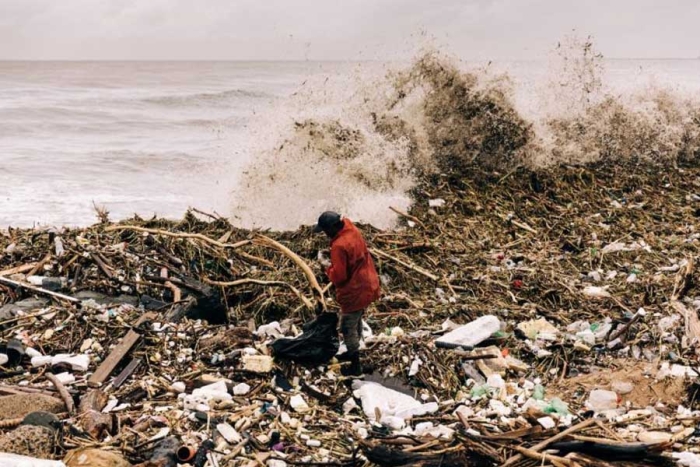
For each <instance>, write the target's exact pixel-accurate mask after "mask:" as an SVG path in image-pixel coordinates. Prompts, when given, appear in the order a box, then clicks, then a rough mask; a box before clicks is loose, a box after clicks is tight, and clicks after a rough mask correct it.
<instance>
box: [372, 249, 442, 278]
mask: <svg viewBox="0 0 700 467" xmlns="http://www.w3.org/2000/svg"><path fill="white" fill-rule="evenodd" d="M369 251H370V253H372V254H373V255H376V256H380V257H382V258H385V259H389V260H391V261H393V262H395V263H397V264H400V265H401V266H403V267H405V268H408V269H410V270H411V271H415V272H417V273H419V274H422V275H424V276H425V277H427V278H428V279H432V280H433V281H435V282H437V281H438V280H439V279H440V278H439V277H438V276H436V275H435V274H431V273H429V272H428V271H426V270H425V269H423V268H421V267H419V266H416V265H415V264H411V263H408V262H406V261H402V260H400V259H398V258H395V257H393V256H391V255H388V254H387V253H384V252H383V251H381V250H377V249H376V248H371V249H370V250H369Z"/></svg>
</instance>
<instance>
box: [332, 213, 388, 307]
mask: <svg viewBox="0 0 700 467" xmlns="http://www.w3.org/2000/svg"><path fill="white" fill-rule="evenodd" d="M343 224H344V227H343V229H342V230H341V231H340V232H338V234H337V235H336V236H335V237H333V239H332V240H331V266H330V267H329V268H328V270H327V271H326V274H328V278H329V279H330V280H331V282H333V285H334V286H335V292H336V300H337V301H338V304H339V305H340V309H341V311H342V312H343V313H353V312H355V311H360V310H364V309H365V308H367V307H368V306H369V305H370V303H372V302H374V301H376V300H377V299H379V276H378V275H377V270H376V269H375V267H374V261H372V256H370V254H369V250H368V249H367V244H366V243H365V241H364V239H363V238H362V234H361V233H360V231H359V230H358V229H357V227H355V226H354V225H353V223H352V222H350V219H343Z"/></svg>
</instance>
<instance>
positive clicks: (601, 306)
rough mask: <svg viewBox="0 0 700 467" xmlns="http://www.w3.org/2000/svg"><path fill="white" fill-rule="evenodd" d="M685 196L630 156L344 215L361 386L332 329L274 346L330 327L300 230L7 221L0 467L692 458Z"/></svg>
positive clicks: (692, 345)
mask: <svg viewBox="0 0 700 467" xmlns="http://www.w3.org/2000/svg"><path fill="white" fill-rule="evenodd" d="M699 190H700V169H698V168H693V167H689V168H682V169H678V168H676V169H671V168H669V169H667V170H664V171H659V170H657V169H655V168H653V167H650V166H649V167H647V166H644V165H640V166H635V167H629V166H625V165H600V166H597V167H587V168H586V167H559V168H553V169H549V170H547V171H539V172H529V171H526V170H525V169H518V170H514V171H512V172H509V173H494V172H483V171H477V170H476V169H474V173H472V174H462V176H460V177H450V176H438V177H435V178H434V179H431V180H429V181H426V182H425V183H424V184H423V185H421V186H420V187H419V188H418V189H417V190H416V192H415V194H414V196H415V205H414V206H413V208H412V209H411V211H410V212H400V211H397V212H398V213H399V215H400V216H401V218H402V222H401V225H400V227H399V228H397V229H395V230H393V231H380V230H378V229H375V228H373V227H371V226H361V228H362V230H363V232H364V235H365V237H366V239H367V241H368V243H369V246H370V250H371V252H372V254H373V256H374V259H375V262H376V264H377V267H378V270H379V273H380V277H381V280H382V285H383V296H382V298H381V300H380V301H379V302H378V303H377V304H376V305H375V306H373V308H372V309H371V310H369V312H368V313H367V314H366V316H365V322H364V333H363V344H362V346H363V347H362V348H363V364H364V373H365V375H364V376H363V377H361V378H357V377H351V376H346V375H345V373H346V372H345V369H346V366H347V364H346V363H341V362H338V361H337V360H335V359H333V358H332V357H333V355H332V354H333V353H334V352H336V351H338V352H342V351H343V345H342V343H341V344H340V345H339V346H338V343H337V342H331V343H330V345H327V346H323V348H322V349H321V348H316V347H315V346H314V345H307V346H306V347H308V348H309V349H310V350H313V351H314V352H313V358H312V360H310V361H304V358H303V357H304V356H308V354H304V353H303V352H302V353H300V351H301V350H304V347H303V346H298V345H297V346H294V349H295V352H296V353H295V354H294V355H292V356H290V355H285V354H284V352H283V351H282V352H281V353H279V354H275V353H274V351H273V349H274V348H275V347H278V348H288V347H289V346H290V342H292V341H291V339H299V338H300V336H302V337H303V336H304V334H303V333H304V332H306V333H307V336H306V337H309V334H310V333H312V332H313V329H314V328H312V327H310V326H317V325H320V324H319V323H326V324H327V323H329V322H331V323H334V322H335V321H332V320H328V319H326V318H324V317H325V316H328V315H327V314H326V313H333V312H335V311H337V307H336V305H335V303H334V301H333V300H332V297H333V293H332V289H331V288H330V286H329V285H328V283H327V280H326V279H325V277H324V274H323V272H322V271H321V268H320V266H319V265H318V264H316V262H315V261H314V259H315V258H316V257H317V254H318V251H319V250H322V249H324V248H327V240H326V239H324V238H321V237H318V236H314V235H313V234H312V233H311V229H310V228H301V229H299V230H298V231H296V232H285V233H274V232H259V231H247V230H242V229H237V228H234V227H232V226H231V224H230V223H229V222H228V221H227V220H225V219H222V218H220V217H218V216H216V215H211V214H206V213H202V212H198V211H194V210H193V211H191V212H189V213H188V214H187V215H186V216H185V218H184V219H183V220H182V221H180V222H172V221H166V220H162V219H157V218H154V219H147V220H146V219H140V218H134V219H130V220H128V221H123V222H121V223H116V224H115V223H109V222H106V221H105V222H102V223H100V224H97V225H95V226H92V227H89V228H80V229H68V228H63V229H31V230H27V229H8V230H7V231H6V232H3V233H2V234H1V235H0V252H1V254H2V256H1V257H0V461H1V462H0V463H1V464H2V465H9V466H12V465H32V466H71V467H72V466H86V465H104V466H137V465H139V466H144V467H145V466H175V465H178V464H179V465H193V466H200V467H203V466H205V465H209V466H251V467H252V466H261V465H264V466H270V467H283V466H293V465H314V466H323V465H327V466H361V465H382V466H384V465H386V466H400V465H421V466H431V465H434V466H450V465H454V466H458V465H460V466H461V465H473V466H492V465H505V466H516V465H517V466H528V465H531V466H534V465H553V466H557V467H558V466H607V465H616V466H617V465H676V464H677V465H687V466H695V465H700V444H698V441H700V432H698V431H697V423H698V420H700V406H699V405H698V402H697V399H698V398H697V396H698V394H700V391H699V390H700V383H699V382H698V381H699V380H698V371H700V366H699V365H697V349H698V344H699V339H700V320H699V319H698V316H697V313H698V310H700V292H699V291H698V288H697V274H698V273H697V271H696V267H695V266H696V264H697V261H698V247H699V246H700V231H698V230H697V218H698V216H700V196H698V195H697V194H696V193H698V191H699ZM318 314H320V316H321V317H322V318H319V320H318V321H317V322H314V323H313V324H311V325H310V324H309V323H311V322H313V321H314V320H315V319H316V317H317V315H318ZM305 326H306V327H305ZM326 330H327V329H326ZM324 332H326V331H324ZM279 339H289V340H286V341H279ZM275 342H284V343H285V345H284V346H280V345H279V344H278V345H277V346H275V345H274V343H275ZM302 342H303V341H302ZM309 342H310V341H309Z"/></svg>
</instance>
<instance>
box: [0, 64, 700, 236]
mask: <svg viewBox="0 0 700 467" xmlns="http://www.w3.org/2000/svg"><path fill="white" fill-rule="evenodd" d="M601 63H602V66H603V67H604V73H603V77H602V80H603V81H604V84H605V89H606V91H605V92H606V93H607V95H613V96H616V97H620V96H632V95H645V94H647V95H648V94H650V93H652V92H654V93H656V92H658V91H659V90H660V89H662V90H664V92H669V93H672V94H673V95H676V96H682V97H683V98H688V99H692V100H695V99H697V97H698V95H699V93H700V80H698V79H697V76H700V74H699V73H700V61H699V60H656V61H654V60H605V61H602V62H601ZM408 66H410V64H394V63H392V64H381V63H376V62H375V63H364V64H363V63H337V62H259V63H257V62H0V200H1V201H0V202H1V203H2V204H1V206H2V208H1V209H0V226H2V227H7V226H15V227H19V226H21V227H30V226H47V225H57V226H60V225H68V226H80V225H89V224H91V223H94V222H95V221H96V219H97V218H96V216H95V210H94V205H97V206H100V207H104V208H106V209H107V211H109V212H110V217H111V218H112V219H113V220H114V219H123V218H127V217H130V216H132V215H134V214H138V215H140V216H142V217H150V216H153V215H158V216H162V217H167V218H173V219H178V218H181V216H182V215H183V213H184V212H185V211H186V209H187V208H188V207H196V208H198V209H200V210H202V211H205V212H210V213H217V214H219V215H222V216H226V217H229V218H231V219H232V220H233V221H234V223H238V224H240V225H243V226H246V227H249V226H254V227H263V228H265V227H272V228H293V227H295V226H296V225H298V224H299V223H312V222H313V220H314V213H315V212H318V210H320V209H324V208H337V209H344V210H345V211H347V212H349V213H351V214H352V215H353V216H354V217H356V218H360V220H366V221H370V222H373V223H377V224H382V223H383V222H382V220H383V219H385V218H386V219H391V216H390V215H389V212H388V209H387V208H388V206H389V205H391V206H399V207H403V208H406V207H407V204H408V203H410V201H409V200H408V198H407V197H406V196H405V194H406V192H407V190H408V189H409V188H410V186H409V185H410V183H409V184H402V183H401V181H395V180H392V181H391V182H390V183H389V182H387V179H382V180H381V183H380V181H376V182H375V181H373V179H372V175H373V173H374V172H376V170H375V169H374V168H372V169H371V170H369V171H367V173H360V175H358V172H357V171H358V170H359V169H358V167H357V166H358V165H363V164H364V165H365V166H370V165H371V164H373V163H374V162H372V161H375V160H376V159H377V158H383V157H385V154H387V153H389V152H391V151H394V150H395V149H394V148H393V146H392V147H389V146H388V143H387V142H386V141H379V138H378V137H377V136H376V135H374V134H368V133H369V131H365V130H363V129H362V128H361V127H362V124H360V123H358V121H359V117H357V116H356V115H355V116H354V117H353V116H352V115H351V114H353V112H354V113H355V114H357V109H358V108H362V107H363V106H366V107H367V108H368V110H373V112H374V111H375V110H376V109H375V108H374V107H376V105H374V104H373V103H372V102H371V100H372V99H374V97H372V98H368V96H369V95H370V94H371V93H370V91H369V90H371V91H372V93H377V92H379V88H381V86H377V85H376V83H378V82H380V81H381V80H388V79H389V78H383V76H385V75H386V74H387V73H388V72H391V70H393V69H397V68H398V69H400V68H401V67H408ZM468 66H472V67H473V68H474V69H478V70H480V72H483V71H484V70H487V71H488V73H489V75H491V76H497V75H499V74H500V73H507V75H508V81H509V83H508V87H509V89H510V91H511V95H510V99H511V100H512V102H513V105H514V106H515V108H516V109H517V110H518V112H520V114H521V115H522V116H523V117H524V118H525V119H529V120H532V121H535V120H537V119H539V118H543V117H542V115H543V113H544V112H545V109H547V112H550V111H551V104H552V100H554V101H557V99H552V95H548V94H549V92H550V89H551V88H550V85H549V84H548V83H550V82H551V79H552V69H551V63H550V62H549V61H546V60H544V61H531V62H501V63H498V62H496V63H491V64H484V63H477V64H468ZM575 72H576V73H579V74H580V72H581V71H580V70H578V71H575ZM554 79H557V76H554ZM363 87H364V89H363V90H362V91H361V92H360V91H358V89H362V88H363ZM368 89H369V90H368ZM652 90H653V91H652ZM381 92H383V93H384V94H386V91H384V90H382V91H381ZM372 95H374V94H372ZM375 97H376V96H375ZM360 98H361V99H360ZM351 101H352V102H351ZM358 102H359V103H358ZM556 104H558V105H561V104H562V103H561V101H558V102H556ZM565 107H566V108H564V109H561V108H560V109H559V110H558V112H559V113H562V112H567V111H569V108H568V106H565ZM369 113H370V112H368V114H369ZM375 115H376V112H375ZM313 119H315V120H313ZM324 119H326V120H324ZM346 119H347V120H346ZM312 120H313V122H315V123H313V125H317V126H315V127H314V128H316V130H309V132H308V134H306V133H305V134H306V136H308V135H314V134H318V133H319V132H321V133H325V134H331V133H332V134H333V137H334V138H335V137H337V135H338V134H339V132H340V130H339V128H341V129H342V130H343V131H346V130H347V128H360V131H363V132H364V136H363V138H364V139H363V142H362V144H361V145H357V146H352V145H353V144H354V143H352V141H350V142H348V140H347V138H346V137H345V136H343V138H345V139H342V138H341V140H342V141H343V143H342V144H341V145H340V146H338V147H340V148H347V147H351V148H354V149H353V150H356V152H357V153H362V157H365V153H366V154H367V156H366V158H365V159H363V158H362V157H360V156H358V155H357V154H355V153H353V155H352V158H353V161H354V162H353V164H355V165H354V166H350V165H347V164H348V163H347V162H346V161H345V160H344V161H342V164H345V165H342V166H341V165H338V164H336V163H335V162H333V163H332V164H336V165H327V164H326V163H327V161H325V160H324V161H321V160H320V159H314V160H308V159H295V158H296V157H297V154H296V153H298V152H301V151H304V150H306V149H308V147H309V145H311V144H312V143H310V142H309V141H308V140H304V141H303V142H302V141H299V140H297V139H295V138H293V137H291V136H289V135H291V134H293V132H294V130H293V129H294V128H305V130H304V131H306V130H308V128H309V125H311V123H309V122H311V121H312ZM324 121H325V122H340V124H338V125H339V126H337V127H334V126H333V125H328V124H326V123H323V122H324ZM662 123H663V122H660V124H662ZM341 124H342V125H341ZM305 125H306V126H305ZM334 125H335V124H334ZM334 141H335V140H334ZM313 144H316V146H315V148H316V149H318V150H319V151H321V152H323V154H324V157H327V156H329V153H333V152H334V150H333V148H334V146H330V150H329V148H325V149H324V148H323V147H320V146H318V144H317V142H316V143H313ZM324 144H325V143H324ZM285 145H287V146H285ZM295 145H296V146H295ZM283 146H285V147H286V148H288V149H285V151H287V152H285V153H284V154H283V155H281V154H282V153H281V152H277V153H276V155H275V157H273V158H271V157H270V151H272V150H275V151H278V150H280V151H281V148H282V147H283ZM319 148H320V149H319ZM368 148H369V149H368ZM336 149H337V147H336ZM336 152H337V151H336ZM266 154H267V155H266ZM330 155H331V156H332V154H330ZM257 158H262V159H265V158H267V162H268V167H267V169H265V170H262V171H261V170H257V169H256V164H257ZM331 159H333V158H332V157H331ZM394 163H395V161H393V162H392V164H394ZM285 164H289V165H288V166H287V165H285ZM324 164H326V165H324ZM308 166H314V167H316V169H314V171H311V172H308ZM251 168H252V172H254V173H257V177H252V176H251V175H250V173H251ZM256 170H257V172H256ZM276 170H277V171H278V172H279V173H275V171H276ZM381 170H383V168H382V169H381ZM381 170H380V171H381ZM305 171H306V172H305ZM297 172H298V176H294V174H296V173H297ZM336 172H338V175H337V177H340V178H341V179H342V177H345V176H348V180H354V181H357V180H360V181H361V182H362V183H359V184H357V185H356V186H355V185H352V186H350V185H348V183H350V182H349V181H348V182H347V183H345V182H343V181H342V180H341V181H338V180H339V178H335V179H334V180H329V181H323V180H322V179H324V178H333V177H334V175H333V174H335V173H336ZM348 174H350V175H348ZM326 175H327V176H326ZM404 175H405V177H403V178H410V174H404ZM282 179H284V180H282ZM343 180H344V179H343ZM368 180H369V181H368ZM353 183H354V182H353ZM243 185H245V187H243ZM313 187H315V189H311V188H313ZM242 188H246V189H242ZM307 221H308V222H307ZM387 222H388V221H387Z"/></svg>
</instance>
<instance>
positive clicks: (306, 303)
mask: <svg viewBox="0 0 700 467" xmlns="http://www.w3.org/2000/svg"><path fill="white" fill-rule="evenodd" d="M204 281H205V282H206V283H207V284H211V285H216V286H218V287H236V286H238V285H245V284H256V285H268V286H282V287H287V288H289V290H291V291H292V292H293V293H294V295H296V296H297V297H299V300H301V301H302V302H303V303H304V306H305V307H306V308H307V309H309V310H313V309H314V305H313V303H311V301H310V300H309V299H308V298H306V297H305V296H304V294H302V293H301V292H300V291H299V289H297V288H296V287H294V286H293V285H291V284H287V283H286V282H282V281H261V280H257V279H238V280H235V281H230V282H219V281H212V280H209V279H205V280H204ZM323 290H324V291H325V290H326V289H323Z"/></svg>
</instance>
